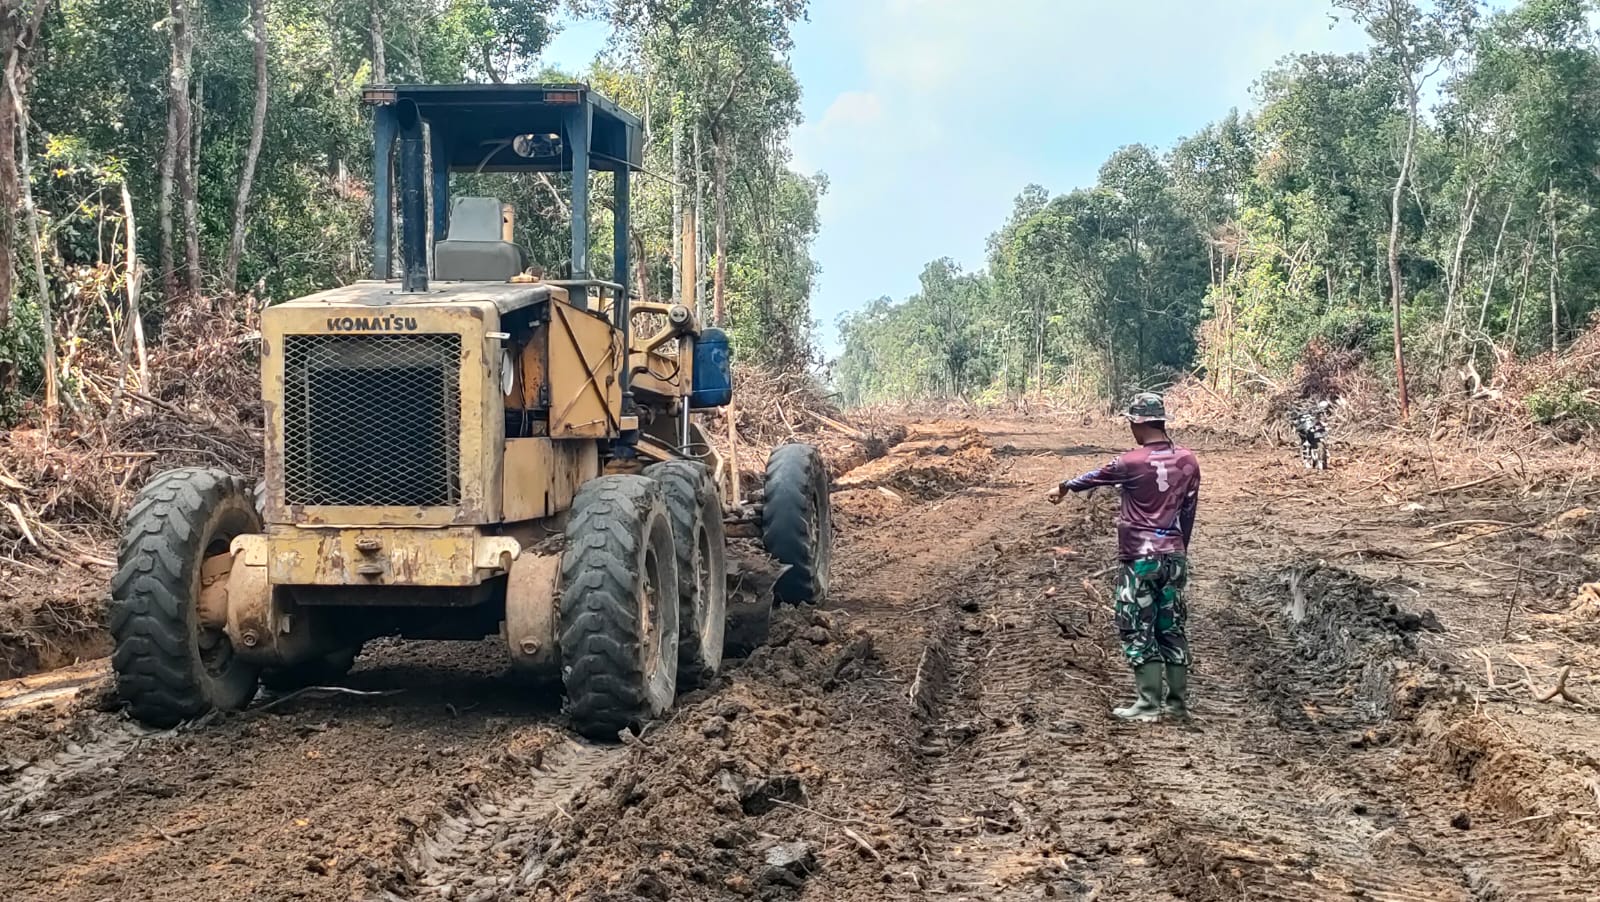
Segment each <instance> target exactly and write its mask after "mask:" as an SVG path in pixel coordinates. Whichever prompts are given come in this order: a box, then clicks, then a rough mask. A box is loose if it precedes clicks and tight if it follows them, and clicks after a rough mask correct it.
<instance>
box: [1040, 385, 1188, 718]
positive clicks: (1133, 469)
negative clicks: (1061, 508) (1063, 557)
mask: <svg viewBox="0 0 1600 902" xmlns="http://www.w3.org/2000/svg"><path fill="white" fill-rule="evenodd" d="M1123 416H1124V417H1126V418H1127V420H1128V422H1129V424H1130V425H1131V426H1132V427H1133V440H1134V441H1135V442H1137V443H1138V447H1137V448H1134V449H1133V450H1131V451H1128V452H1126V453H1123V454H1120V455H1118V456H1117V457H1114V458H1112V459H1111V462H1110V463H1108V464H1106V465H1105V466H1103V467H1101V468H1100V469H1098V470H1091V471H1089V472H1088V473H1085V474H1083V475H1082V476H1079V477H1078V478H1077V479H1073V480H1070V481H1068V482H1063V483H1061V484H1060V485H1058V486H1056V487H1055V488H1053V489H1051V490H1050V493H1049V494H1048V495H1047V496H1046V497H1047V498H1048V499H1049V501H1050V503H1051V504H1060V503H1061V499H1062V497H1064V495H1065V494H1066V493H1067V492H1084V491H1089V490H1091V489H1096V488H1099V487H1101V486H1117V487H1119V488H1121V489H1122V510H1121V512H1120V513H1119V514H1118V516H1117V556H1118V558H1119V559H1120V560H1121V562H1122V567H1121V575H1120V576H1119V577H1118V579H1117V596H1116V624H1117V633H1118V635H1119V636H1120V637H1121V639H1122V653H1123V655H1124V656H1126V657H1127V660H1128V663H1129V664H1131V665H1132V666H1133V681H1134V685H1135V687H1136V688H1137V690H1138V698H1136V699H1135V700H1134V702H1133V704H1132V705H1129V706H1128V707H1126V708H1117V709H1115V710H1114V711H1112V713H1113V714H1115V715H1116V716H1117V717H1120V718H1122V719H1123V720H1132V721H1142V722H1149V721H1154V720H1156V719H1157V718H1158V717H1159V716H1160V714H1161V712H1162V711H1163V710H1165V711H1166V713H1168V714H1170V715H1172V716H1173V717H1176V718H1179V719H1187V718H1188V716H1189V704H1188V701H1189V700H1188V690H1189V640H1188V638H1187V637H1186V636H1185V635H1184V621H1185V620H1186V619H1187V618H1188V613H1189V612H1188V607H1187V604H1186V602H1185V599H1184V587H1185V586H1186V585H1187V584H1188V582H1189V560H1188V554H1189V538H1190V537H1191V536H1192V535H1193V534H1194V517H1195V510H1196V506H1197V504H1198V503H1199V499H1200V462H1199V461H1198V460H1197V459H1195V456H1194V452H1193V451H1190V450H1189V449H1188V448H1185V447H1182V446H1181V445H1177V444H1174V443H1173V441H1172V438H1171V437H1170V436H1168V435H1167V410H1166V405H1165V404H1163V403H1162V400H1161V396H1160V395H1157V394H1153V393H1150V392H1145V393H1144V394H1141V395H1138V396H1137V397H1135V398H1134V399H1133V403H1132V404H1130V405H1128V412H1127V413H1125V414H1123ZM1163 671H1165V676H1166V684H1167V685H1166V689H1167V693H1166V703H1165V706H1163V704H1162V697H1161V680H1162V676H1163Z"/></svg>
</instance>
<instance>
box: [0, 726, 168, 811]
mask: <svg viewBox="0 0 1600 902" xmlns="http://www.w3.org/2000/svg"><path fill="white" fill-rule="evenodd" d="M172 735H173V733H172V731H170V730H167V731H157V730H151V729H147V728H145V727H141V726H139V725H137V724H134V723H131V722H129V721H124V720H117V719H114V718H109V717H106V718H96V719H95V720H93V721H90V722H89V723H88V724H86V725H85V727H84V729H83V730H82V731H81V733H80V735H79V738H76V739H71V740H68V741H66V743H65V744H64V745H63V746H62V747H61V748H60V749H59V750H57V751H55V752H52V753H50V754H49V755H48V756H40V757H38V758H36V759H34V760H33V761H31V762H27V763H24V764H21V765H20V766H12V767H11V768H10V770H11V773H12V774H13V775H12V776H10V778H9V779H7V780H6V782H4V783H0V824H4V823H5V822H7V821H12V820H16V819H18V818H21V817H23V816H24V815H29V817H28V818H27V820H28V822H29V823H32V824H35V825H37V826H48V825H50V824H52V823H55V822H56V821H59V820H61V819H62V818H64V817H66V816H67V815H66V813H65V812H63V811H43V812H41V811H39V810H38V809H39V807H40V805H41V804H42V803H44V802H46V801H49V800H50V799H51V797H52V796H53V795H54V794H55V793H57V792H59V791H61V790H62V788H63V787H65V786H67V785H68V784H70V783H71V782H72V781H74V780H76V779H78V778H80V777H85V776H88V775H91V774H96V773H100V772H103V771H105V770H106V769H107V768H110V767H112V766H113V765H115V764H116V763H117V762H118V761H119V760H121V759H122V758H124V757H126V756H127V755H128V754H130V753H131V752H133V751H134V750H135V749H137V748H138V747H139V746H140V745H141V744H143V743H146V742H149V741H151V740H155V739H160V738H166V737H171V736H172ZM73 802H77V803H78V804H76V805H74V804H72V803H73ZM82 804H83V800H81V799H77V800H74V799H69V800H67V804H66V806H65V807H66V808H69V809H72V808H80V807H81V806H82Z"/></svg>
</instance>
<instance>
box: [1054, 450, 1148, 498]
mask: <svg viewBox="0 0 1600 902" xmlns="http://www.w3.org/2000/svg"><path fill="white" fill-rule="evenodd" d="M1131 481H1133V474H1132V473H1130V472H1128V468H1127V467H1126V466H1125V465H1124V464H1123V463H1122V458H1120V457H1113V458H1111V460H1110V462H1108V463H1107V464H1106V465H1105V466H1103V467H1098V468H1096V469H1093V470H1090V471H1089V472H1087V473H1085V474H1083V475H1082V476H1078V477H1076V478H1074V479H1069V480H1067V481H1066V482H1063V483H1061V491H1063V492H1087V491H1088V490H1090V489H1098V488H1105V487H1107V486H1118V485H1126V484H1127V483H1129V482H1131Z"/></svg>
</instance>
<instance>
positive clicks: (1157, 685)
mask: <svg viewBox="0 0 1600 902" xmlns="http://www.w3.org/2000/svg"><path fill="white" fill-rule="evenodd" d="M1163 669H1165V665H1164V664H1162V663H1161V662H1160V661H1146V662H1145V663H1143V664H1140V665H1139V666H1138V667H1135V668H1134V669H1133V685H1134V688H1136V689H1137V690H1138V692H1139V697H1138V698H1137V699H1135V700H1134V702H1133V704H1131V705H1129V706H1128V707H1126V708H1114V709H1112V711H1111V713H1112V714H1114V715H1116V716H1117V717H1118V718H1120V719H1122V720H1132V721H1137V722H1139V723H1151V722H1153V721H1155V720H1156V718H1158V717H1160V716H1161V671H1162V670H1163Z"/></svg>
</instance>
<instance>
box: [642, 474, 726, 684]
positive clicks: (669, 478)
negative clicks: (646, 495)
mask: <svg viewBox="0 0 1600 902" xmlns="http://www.w3.org/2000/svg"><path fill="white" fill-rule="evenodd" d="M644 475H646V476H648V477H650V478H651V479H654V480H655V481H656V484H657V485H659V486H661V494H662V495H663V496H664V497H665V498H666V502H667V516H668V517H670V518H671V520H672V541H673V545H674V546H675V547H676V549H677V552H678V689H679V690H680V691H681V690H684V689H695V688H698V687H700V686H704V685H705V684H706V683H709V682H710V681H711V679H712V678H713V677H715V676H716V675H717V671H718V670H721V669H722V641H723V637H724V635H725V633H726V632H727V629H728V561H727V539H726V537H725V535H724V532H723V526H722V497H721V495H720V493H719V492H718V491H717V483H716V480H714V479H712V478H711V471H710V470H708V469H707V468H706V465H705V464H703V463H700V462H699V461H694V460H669V461H663V462H662V463H658V464H654V465H652V466H649V467H646V468H645V471H644Z"/></svg>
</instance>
